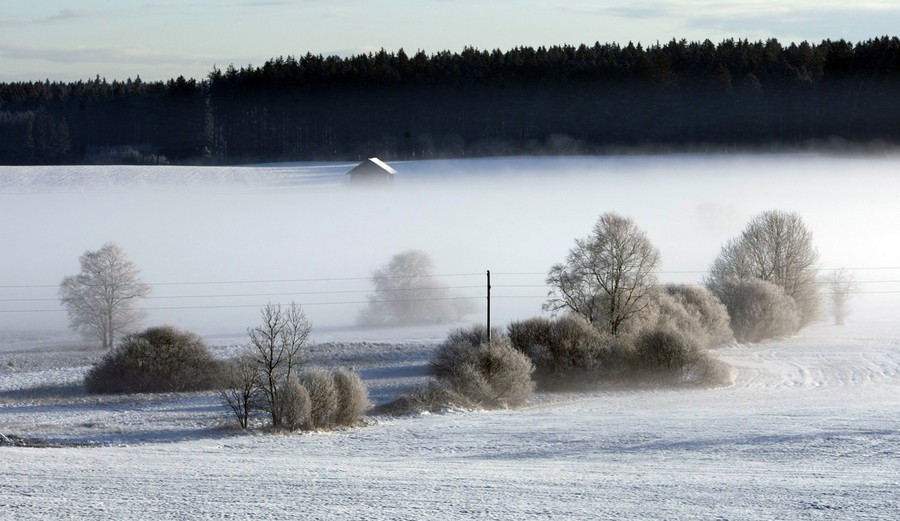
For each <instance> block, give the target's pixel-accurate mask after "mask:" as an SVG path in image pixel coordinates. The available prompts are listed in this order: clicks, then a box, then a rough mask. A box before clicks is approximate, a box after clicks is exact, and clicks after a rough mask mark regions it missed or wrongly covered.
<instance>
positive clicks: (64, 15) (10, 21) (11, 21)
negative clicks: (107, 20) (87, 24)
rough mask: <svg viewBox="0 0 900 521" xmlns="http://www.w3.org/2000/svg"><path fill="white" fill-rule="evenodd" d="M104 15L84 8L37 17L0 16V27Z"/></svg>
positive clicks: (52, 22)
mask: <svg viewBox="0 0 900 521" xmlns="http://www.w3.org/2000/svg"><path fill="white" fill-rule="evenodd" d="M103 15H104V12H103V11H92V10H86V9H63V10H61V11H59V12H58V13H56V14H53V15H50V16H44V17H39V18H0V27H29V26H34V25H49V24H54V23H59V22H67V21H70V20H80V19H86V18H97V17H101V16H103Z"/></svg>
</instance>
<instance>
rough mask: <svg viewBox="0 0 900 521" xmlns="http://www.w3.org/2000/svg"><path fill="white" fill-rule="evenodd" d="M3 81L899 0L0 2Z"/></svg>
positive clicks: (885, 24) (832, 28) (800, 25)
mask: <svg viewBox="0 0 900 521" xmlns="http://www.w3.org/2000/svg"><path fill="white" fill-rule="evenodd" d="M0 6H2V9H0V81H3V82H12V81H42V80H45V79H49V80H51V81H74V80H79V79H91V78H94V77H96V76H100V77H102V78H106V79H108V80H110V81H111V80H115V79H119V80H125V79H127V78H136V77H138V76H140V77H141V78H142V79H144V80H150V81H152V80H165V79H169V78H175V77H178V76H185V77H187V78H195V79H202V78H204V77H205V76H206V75H207V74H208V73H209V71H210V70H212V68H213V67H214V66H216V67H219V68H225V67H227V66H228V65H229V64H234V65H235V66H238V67H240V66H244V65H248V64H251V65H261V64H263V63H264V62H265V61H266V60H268V59H270V58H274V57H278V56H288V55H294V56H301V55H304V54H306V53H307V52H310V53H313V54H322V55H339V56H350V55H354V54H359V53H366V52H373V51H377V50H379V49H381V48H384V49H386V50H388V51H396V50H398V49H400V48H403V49H404V50H405V51H406V52H407V53H412V52H416V51H418V50H423V51H425V52H426V53H428V54H433V53H436V52H439V51H443V50H449V51H454V52H458V51H461V50H462V49H463V47H465V46H472V47H475V48H478V49H488V50H492V49H501V50H508V49H511V48H513V47H517V46H532V47H537V46H541V45H544V46H550V45H562V44H572V45H579V44H581V43H585V44H593V43H594V42H598V41H599V42H601V43H608V42H618V43H621V44H626V43H628V42H629V41H631V42H635V43H643V44H645V45H648V44H649V45H652V44H655V43H656V42H661V43H665V42H668V41H670V40H672V39H673V38H674V39H679V40H680V39H686V40H688V41H702V40H705V39H709V40H711V41H713V42H720V41H722V40H723V39H726V38H742V39H743V38H747V39H750V40H765V39H768V38H773V37H774V38H777V39H778V40H779V41H781V42H782V43H790V42H800V41H803V40H807V41H811V42H818V41H821V40H823V39H826V38H828V39H841V38H843V39H846V40H849V41H851V42H858V41H862V40H867V39H869V38H873V37H877V36H884V35H890V36H895V35H897V34H898V32H900V31H898V30H897V27H900V0H860V1H855V2H852V3H851V2H847V1H846V0H841V1H835V0H787V1H773V0H746V1H729V0H718V1H713V0H670V1H663V0H646V1H640V0H638V1H631V0H604V1H589V0H491V1H490V2H487V1H484V0H392V1H390V2H386V1H381V2H375V1H371V0H78V1H64V0H34V1H28V2H24V1H21V0H0Z"/></svg>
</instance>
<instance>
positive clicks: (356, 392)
mask: <svg viewBox="0 0 900 521" xmlns="http://www.w3.org/2000/svg"><path fill="white" fill-rule="evenodd" d="M332 377H333V378H334V385H335V387H336V388H337V393H338V409H337V414H336V415H335V419H334V422H335V424H336V425H339V426H343V427H351V426H353V425H356V424H358V423H359V422H360V420H362V417H363V414H364V413H365V412H366V409H368V408H369V392H368V390H367V389H366V386H365V384H364V383H363V381H362V380H361V379H360V377H359V375H357V374H356V373H353V372H351V371H348V370H346V369H338V370H336V371H334V373H332Z"/></svg>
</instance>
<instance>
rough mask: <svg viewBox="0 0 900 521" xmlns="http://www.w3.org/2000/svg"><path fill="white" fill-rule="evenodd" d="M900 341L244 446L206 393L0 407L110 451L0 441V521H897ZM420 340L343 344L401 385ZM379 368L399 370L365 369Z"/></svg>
mask: <svg viewBox="0 0 900 521" xmlns="http://www.w3.org/2000/svg"><path fill="white" fill-rule="evenodd" d="M898 339H900V326H898V324H896V323H895V324H885V323H883V322H882V323H870V322H856V323H853V324H851V325H848V326H845V327H836V326H831V325H826V324H817V325H814V326H812V327H811V328H809V329H807V330H805V331H804V332H803V334H802V335H801V336H800V337H797V338H792V339H787V340H783V341H777V342H771V343H766V344H762V345H757V346H732V347H728V348H725V349H722V350H720V351H718V352H717V354H718V355H719V356H720V357H721V358H722V359H724V360H726V361H727V362H728V363H730V364H731V365H732V366H733V367H734V368H735V382H734V384H733V385H732V386H730V387H726V388H720V389H698V390H662V389H644V390H630V391H627V390H607V391H597V392H593V393H580V394H563V395H540V396H538V397H537V398H536V400H535V401H534V403H533V404H532V405H531V406H529V407H526V408H524V409H521V410H511V411H495V412H454V413H447V414H442V415H425V416H416V417H406V418H395V419H391V418H378V417H376V418H374V419H373V420H372V422H371V424H370V425H369V426H367V427H364V428H360V429H355V430H350V431H343V432H333V433H327V434H324V433H317V434H296V435H260V434H256V435H253V434H251V435H241V434H240V433H238V432H235V431H234V430H230V429H224V428H222V427H221V426H220V423H221V421H222V418H223V416H222V415H223V414H224V412H223V410H222V409H221V406H220V405H218V404H217V402H216V400H215V399H214V398H213V397H211V396H207V395H192V396H187V397H178V396H161V397H154V398H151V399H144V398H141V399H137V398H134V397H130V398H124V399H120V400H115V401H106V402H105V403H104V404H103V405H102V406H97V407H95V406H92V405H91V404H90V403H86V404H82V403H77V401H76V403H72V404H70V403H65V402H66V400H61V401H62V402H63V403H60V404H58V405H52V404H51V405H41V406H34V407H31V406H28V405H27V403H28V401H29V398H27V397H21V396H20V397H12V398H5V399H4V401H3V402H0V415H2V418H3V420H2V423H0V424H2V425H5V426H6V427H4V428H12V429H14V431H17V432H19V433H24V434H31V433H33V434H39V433H41V432H45V433H48V432H49V433H55V434H56V435H57V436H58V437H60V438H64V439H70V440H80V441H82V442H89V441H93V442H98V443H100V444H101V445H100V446H89V447H64V448H53V449H36V448H16V447H2V448H0V477H2V482H3V486H2V487H0V517H3V518H5V519H62V518H65V519H97V518H100V519H135V518H141V519H185V518H210V519H248V518H253V519H286V518H299V519H468V518H481V519H484V518H488V519H536V518H540V519H885V520H890V519H897V516H898V514H900V496H898V494H897V487H898V485H900V340H898ZM414 345H416V344H414V343H413V344H408V345H407V348H406V349H405V350H404V349H403V347H402V346H401V345H389V344H381V345H373V346H372V347H373V348H374V349H373V350H372V351H368V358H370V361H371V365H369V363H368V362H367V361H366V360H365V358H367V356H366V355H365V353H366V352H367V351H365V350H363V349H361V346H360V345H356V346H355V347H352V349H351V345H347V346H346V347H347V348H348V349H351V352H350V354H351V355H352V356H355V357H357V358H356V363H357V364H358V365H359V366H360V367H361V368H363V375H364V376H365V377H366V380H367V383H370V384H372V383H374V384H376V385H378V384H379V380H380V379H382V377H384V378H385V379H386V380H387V381H388V382H389V383H388V384H387V387H389V388H390V389H395V390H396V389H399V388H400V387H402V386H403V385H404V384H405V381H406V379H410V378H411V379H415V378H416V374H417V373H416V371H415V367H416V365H417V361H419V362H421V363H424V358H425V357H426V356H427V351H428V349H427V348H425V349H418V348H415V347H413V346H414ZM422 346H427V342H423V344H422ZM393 350H397V351H402V352H395V353H394V354H392V351H393ZM333 354H337V353H333ZM379 360H380V361H381V363H384V364H385V367H391V366H394V367H395V368H397V370H396V371H395V372H393V373H392V374H379V373H378V372H371V371H370V372H367V371H366V370H365V367H367V366H368V367H374V366H376V365H378V362H379ZM388 372H389V371H388ZM49 377H51V378H59V377H61V375H60V374H59V373H56V372H50V375H49ZM63 379H64V378H62V379H61V380H60V381H62V380H63ZM0 382H2V383H3V385H4V386H5V387H6V388H7V389H8V388H9V387H10V385H9V384H8V380H7V375H6V374H2V375H0ZM381 385H386V384H385V382H384V381H382V382H381ZM4 396H9V393H4ZM42 400H43V401H44V402H46V401H47V400H46V398H43V399H42Z"/></svg>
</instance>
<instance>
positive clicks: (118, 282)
mask: <svg viewBox="0 0 900 521" xmlns="http://www.w3.org/2000/svg"><path fill="white" fill-rule="evenodd" d="M79 262H80V263H81V272H80V273H79V274H78V275H72V276H69V277H66V278H65V279H63V281H62V283H61V284H60V286H59V298H60V301H61V302H62V305H63V307H65V308H66V310H67V311H68V313H69V322H70V326H71V327H72V329H75V330H77V331H80V332H81V333H83V334H85V335H87V336H90V337H96V338H97V339H99V340H100V342H101V344H102V345H103V347H104V348H106V349H112V348H113V346H114V345H115V339H116V337H117V336H118V335H119V334H120V333H123V332H126V331H128V330H130V329H132V328H133V327H134V326H136V325H137V324H139V323H140V321H141V320H142V319H143V318H144V313H143V312H142V311H141V310H139V309H137V308H135V307H134V306H135V304H136V303H137V301H138V299H140V298H143V297H146V296H147V295H148V294H149V293H150V286H148V285H147V284H145V283H144V282H143V281H141V277H140V270H138V268H137V267H136V266H135V265H134V263H133V262H131V261H130V260H128V258H127V257H126V256H125V252H124V251H123V250H122V248H120V247H119V246H118V245H117V244H115V243H113V242H109V243H106V244H104V245H103V247H102V248H100V249H99V250H97V251H86V252H84V254H82V255H81V257H80V258H79Z"/></svg>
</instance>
